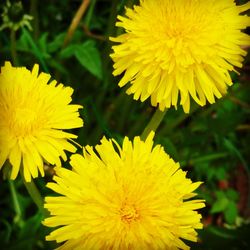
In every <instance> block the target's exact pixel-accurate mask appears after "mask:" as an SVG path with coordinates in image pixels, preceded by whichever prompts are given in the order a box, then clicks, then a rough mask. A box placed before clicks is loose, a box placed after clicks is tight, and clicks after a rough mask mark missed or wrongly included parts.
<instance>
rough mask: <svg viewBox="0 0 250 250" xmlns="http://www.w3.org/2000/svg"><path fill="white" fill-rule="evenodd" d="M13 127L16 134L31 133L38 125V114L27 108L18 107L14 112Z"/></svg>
mask: <svg viewBox="0 0 250 250" xmlns="http://www.w3.org/2000/svg"><path fill="white" fill-rule="evenodd" d="M13 118H14V119H13V123H12V126H11V127H12V128H13V131H15V135H16V136H24V135H27V134H30V133H31V132H32V131H33V130H34V128H35V127H37V125H39V124H37V114H36V113H35V111H33V110H30V109H27V108H17V109H16V110H15V112H14V113H13Z"/></svg>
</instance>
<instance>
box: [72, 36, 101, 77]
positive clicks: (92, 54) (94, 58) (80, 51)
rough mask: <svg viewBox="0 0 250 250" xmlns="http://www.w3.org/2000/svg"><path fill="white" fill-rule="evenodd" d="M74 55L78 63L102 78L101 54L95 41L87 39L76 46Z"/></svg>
mask: <svg viewBox="0 0 250 250" xmlns="http://www.w3.org/2000/svg"><path fill="white" fill-rule="evenodd" d="M74 54H75V56H76V58H77V60H78V61H79V62H80V64H81V65H82V66H83V67H84V68H86V69H87V70H88V71H89V72H90V73H92V74H93V75H94V76H96V77H97V78H98V79H102V64H101V56H100V53H99V51H98V49H97V48H96V46H95V42H93V41H87V42H85V43H83V44H82V45H78V46H76V49H75V53H74Z"/></svg>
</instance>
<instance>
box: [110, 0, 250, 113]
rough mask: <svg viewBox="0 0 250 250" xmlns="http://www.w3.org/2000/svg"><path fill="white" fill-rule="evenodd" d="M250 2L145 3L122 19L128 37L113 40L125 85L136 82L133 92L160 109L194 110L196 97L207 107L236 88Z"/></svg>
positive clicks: (117, 66)
mask: <svg viewBox="0 0 250 250" xmlns="http://www.w3.org/2000/svg"><path fill="white" fill-rule="evenodd" d="M248 9H250V3H247V4H244V5H241V6H236V4H235V3H234V1H233V0H211V1H207V0H178V1H174V0H141V1H140V5H139V6H135V7H134V9H127V10H126V17H122V16H118V20H119V21H118V22H117V26H119V27H122V28H124V29H125V34H122V35H120V36H118V37H117V38H111V40H113V41H114V42H117V43H119V44H118V45H115V46H113V51H114V53H113V54H112V55H111V57H112V59H113V61H114V72H113V74H114V75H115V76H117V75H120V74H121V73H123V72H124V75H123V77H122V79H121V80H120V82H119V86H120V87H122V86H124V85H126V84H127V83H128V82H130V87H129V89H128V90H127V93H128V94H134V99H136V100H138V99H139V98H140V100H141V101H145V100H146V99H147V98H149V97H151V103H152V105H153V106H157V105H158V106H159V108H160V110H164V109H166V108H169V107H170V106H175V107H177V102H178V99H179V95H180V104H181V105H182V106H183V109H184V111H185V112H187V113H188V112H189V109H190V96H191V97H192V98H193V99H194V100H195V101H196V102H197V103H198V104H199V105H201V106H203V105H205V104H206V100H207V101H208V102H209V103H214V102H215V97H217V98H221V97H222V96H223V95H225V93H226V92H227V85H229V86H230V85H232V80H231V77H230V75H229V72H230V71H236V69H235V67H239V68H240V67H242V62H243V60H244V56H245V55H246V51H245V50H244V49H243V48H242V47H243V46H246V45H249V42H250V38H249V36H248V35H247V34H245V33H243V32H242V30H243V29H245V28H246V27H247V26H249V24H250V18H249V17H248V16H247V15H240V14H241V13H242V12H244V11H246V10H248Z"/></svg>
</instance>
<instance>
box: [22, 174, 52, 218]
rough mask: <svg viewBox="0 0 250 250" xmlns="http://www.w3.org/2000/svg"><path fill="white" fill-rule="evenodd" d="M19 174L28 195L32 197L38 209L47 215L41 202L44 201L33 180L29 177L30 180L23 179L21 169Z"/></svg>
mask: <svg viewBox="0 0 250 250" xmlns="http://www.w3.org/2000/svg"><path fill="white" fill-rule="evenodd" d="M21 175H22V179H23V183H24V185H25V187H26V189H27V191H28V193H29V195H30V197H31V198H32V200H33V201H34V203H35V204H36V206H37V207H38V209H39V210H40V211H41V212H42V213H43V214H44V216H46V215H47V214H46V210H45V209H44V207H43V203H44V201H43V198H42V196H41V194H40V192H39V190H38V189H37V187H36V185H35V183H34V181H33V180H32V179H31V181H30V182H27V181H26V180H25V179H24V176H23V173H22V171H21Z"/></svg>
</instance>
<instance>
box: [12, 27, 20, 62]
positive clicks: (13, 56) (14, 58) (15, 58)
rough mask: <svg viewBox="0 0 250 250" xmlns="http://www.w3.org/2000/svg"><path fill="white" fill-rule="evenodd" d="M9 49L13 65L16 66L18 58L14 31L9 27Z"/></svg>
mask: <svg viewBox="0 0 250 250" xmlns="http://www.w3.org/2000/svg"><path fill="white" fill-rule="evenodd" d="M10 50H11V57H12V62H13V64H14V66H18V59H17V53H16V31H15V30H13V29H11V31H10Z"/></svg>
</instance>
